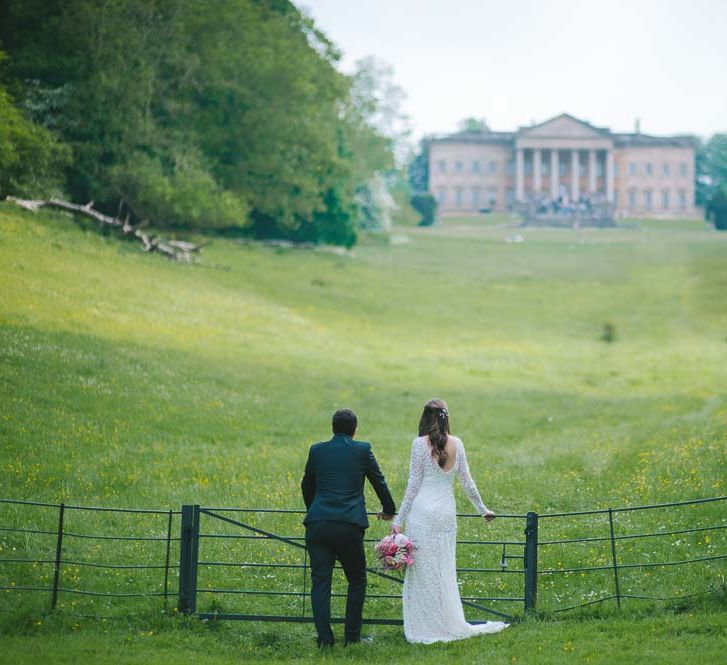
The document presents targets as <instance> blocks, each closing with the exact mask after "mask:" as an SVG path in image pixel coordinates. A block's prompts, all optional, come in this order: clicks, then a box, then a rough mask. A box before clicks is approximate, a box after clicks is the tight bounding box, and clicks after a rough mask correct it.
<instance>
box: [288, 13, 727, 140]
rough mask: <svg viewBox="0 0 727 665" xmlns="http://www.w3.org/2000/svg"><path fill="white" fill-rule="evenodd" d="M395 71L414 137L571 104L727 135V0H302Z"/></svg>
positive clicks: (652, 129)
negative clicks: (473, 120)
mask: <svg viewBox="0 0 727 665" xmlns="http://www.w3.org/2000/svg"><path fill="white" fill-rule="evenodd" d="M294 1H295V2H296V4H297V5H298V6H299V7H301V8H303V9H305V10H306V11H307V13H308V14H310V15H311V16H312V17H313V18H314V19H315V21H316V24H317V25H318V27H319V28H321V29H322V30H323V31H324V32H325V33H326V34H327V35H328V37H329V38H330V39H331V40H332V41H333V42H335V43H336V44H337V45H338V46H339V48H341V50H342V51H343V54H344V58H343V61H342V64H341V69H342V70H343V71H346V72H349V71H351V69H352V68H353V64H354V63H355V62H356V60H358V59H359V58H362V57H365V56H368V55H373V56H375V57H377V58H378V59H380V60H383V61H385V62H387V63H388V64H390V65H391V66H392V67H393V68H394V79H395V81H396V83H398V84H399V85H400V86H401V87H402V88H403V89H404V90H405V92H406V94H407V100H406V102H405V108H404V110H405V112H406V113H407V114H408V115H409V117H410V119H411V124H412V127H413V129H414V132H415V135H416V136H417V137H418V136H420V135H421V134H423V133H433V132H434V133H440V132H449V131H453V130H454V129H455V128H456V125H457V122H458V121H459V120H460V119H462V118H464V117H467V116H475V117H484V118H485V119H486V120H487V123H488V124H489V126H490V128H491V129H493V130H502V131H507V130H513V129H516V128H517V127H518V126H521V125H527V124H530V123H531V122H532V121H535V122H541V121H543V120H546V119H547V118H549V117H551V116H554V115H557V114H558V113H562V112H567V113H570V114H572V115H575V116H576V117H578V118H581V119H583V120H587V121H589V122H591V123H593V124H595V125H598V126H604V127H609V128H611V129H612V130H614V131H633V127H634V120H635V119H636V118H637V117H638V118H640V119H641V131H642V132H644V133H647V134H648V133H653V134H699V135H701V136H708V135H711V134H713V133H715V132H727V0H598V1H596V0H294Z"/></svg>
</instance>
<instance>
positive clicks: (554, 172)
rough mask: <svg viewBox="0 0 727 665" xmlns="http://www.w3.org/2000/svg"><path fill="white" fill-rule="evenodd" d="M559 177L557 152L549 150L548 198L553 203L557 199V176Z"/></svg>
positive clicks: (558, 184) (553, 149)
mask: <svg viewBox="0 0 727 665" xmlns="http://www.w3.org/2000/svg"><path fill="white" fill-rule="evenodd" d="M559 175H560V164H559V163H558V151H557V150H556V149H555V148H551V149H550V198H551V199H553V201H555V200H556V199H557V198H558V188H559V186H560V183H559V182H558V176H559Z"/></svg>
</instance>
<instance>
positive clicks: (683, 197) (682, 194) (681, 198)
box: [679, 189, 687, 210]
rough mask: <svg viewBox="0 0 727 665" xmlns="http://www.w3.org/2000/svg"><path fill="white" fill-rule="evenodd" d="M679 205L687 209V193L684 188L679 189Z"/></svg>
mask: <svg viewBox="0 0 727 665" xmlns="http://www.w3.org/2000/svg"><path fill="white" fill-rule="evenodd" d="M679 207H680V208H681V209H682V210H686V209H687V193H686V192H685V191H684V190H683V189H682V190H679Z"/></svg>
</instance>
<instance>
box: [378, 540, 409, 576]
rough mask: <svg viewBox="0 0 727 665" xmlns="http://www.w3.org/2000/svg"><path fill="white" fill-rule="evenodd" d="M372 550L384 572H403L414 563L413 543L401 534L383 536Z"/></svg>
mask: <svg viewBox="0 0 727 665" xmlns="http://www.w3.org/2000/svg"><path fill="white" fill-rule="evenodd" d="M374 549H375V550H376V560H377V562H378V564H379V566H380V567H381V568H382V569H384V570H403V569H404V568H406V567H407V566H411V565H412V564H413V563H414V555H413V552H414V543H412V542H411V540H409V538H407V537H406V536H405V535H404V534H403V533H397V534H396V535H395V536H394V535H390V536H384V537H383V538H382V539H381V540H380V541H379V542H378V543H376V545H374Z"/></svg>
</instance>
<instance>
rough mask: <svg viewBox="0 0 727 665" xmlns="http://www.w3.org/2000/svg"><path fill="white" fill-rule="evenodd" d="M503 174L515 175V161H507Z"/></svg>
mask: <svg viewBox="0 0 727 665" xmlns="http://www.w3.org/2000/svg"><path fill="white" fill-rule="evenodd" d="M505 173H507V175H515V161H514V160H512V159H508V160H507V166H506V167H505Z"/></svg>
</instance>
